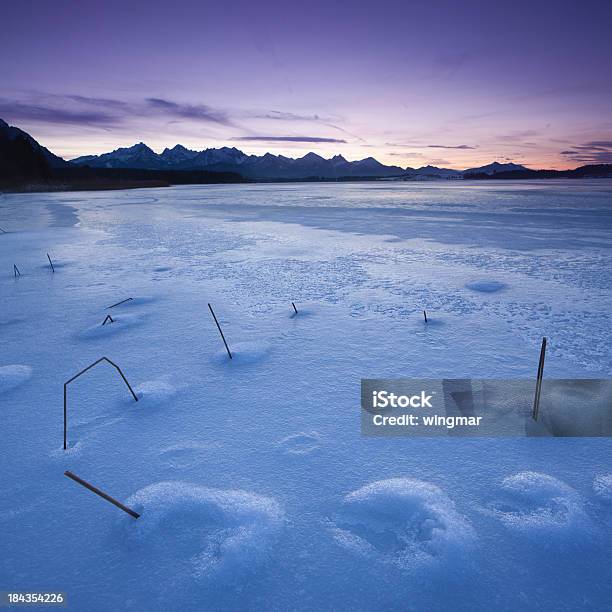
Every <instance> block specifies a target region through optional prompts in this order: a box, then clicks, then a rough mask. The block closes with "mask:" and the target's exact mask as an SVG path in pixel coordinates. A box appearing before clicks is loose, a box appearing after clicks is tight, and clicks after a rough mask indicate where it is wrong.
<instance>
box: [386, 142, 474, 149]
mask: <svg viewBox="0 0 612 612" xmlns="http://www.w3.org/2000/svg"><path fill="white" fill-rule="evenodd" d="M385 145H386V146H388V147H406V148H409V149H460V150H472V149H477V148H478V145H466V144H460V145H443V144H416V143H414V142H412V143H410V142H404V143H398V142H386V143H385Z"/></svg>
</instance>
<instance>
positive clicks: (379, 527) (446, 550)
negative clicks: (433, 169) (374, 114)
mask: <svg viewBox="0 0 612 612" xmlns="http://www.w3.org/2000/svg"><path fill="white" fill-rule="evenodd" d="M0 226H1V227H3V228H4V229H5V230H7V232H8V233H6V234H2V235H0V295H1V311H0V332H1V338H2V342H1V344H0V411H1V416H2V438H1V442H0V454H1V461H2V468H1V470H0V491H1V493H2V494H1V495H0V589H14V590H28V591H32V590H45V589H47V590H49V589H52V590H63V591H66V592H67V593H68V600H69V602H70V605H71V608H72V609H75V610H88V611H91V612H96V611H98V610H100V611H102V610H110V609H132V610H203V609H210V610H232V609H245V610H263V609H266V610H288V609H292V610H315V609H317V610H320V609H324V610H330V609H336V610H374V609H398V610H400V609H401V610H419V611H420V610H428V611H431V610H450V609H452V610H459V611H471V612H473V611H475V610H492V609H495V610H555V611H559V610H577V609H588V610H604V609H610V602H611V601H612V570H611V569H610V568H611V565H610V562H609V550H610V546H611V545H612V503H611V502H610V500H611V499H612V494H611V493H610V491H611V490H612V484H611V483H612V453H611V451H612V443H611V441H610V440H608V439H594V438H590V439H586V438H585V439H551V438H537V439H465V438H450V439H449V438H444V439H414V438H409V439H407V438H401V439H397V438H393V439H382V438H376V439H370V438H363V437H361V436H360V413H359V393H360V385H359V381H360V378H362V377H364V378H394V377H423V378H425V377H475V378H503V377H531V376H534V375H535V372H536V369H537V362H538V356H539V347H540V341H541V338H542V336H547V337H548V339H549V340H548V346H549V350H548V354H547V361H546V369H545V375H546V376H549V377H602V378H603V377H607V376H610V375H611V374H612V342H611V338H610V335H611V330H612V325H611V313H612V291H611V280H612V265H611V264H612V250H611V247H612V233H611V231H610V230H611V229H612V183H611V182H610V181H603V180H601V181H584V182H581V181H580V182H579V181H570V182H562V181H559V182H553V181H546V182H544V181H542V182H534V183H516V182H512V183H510V182H506V183H502V182H500V183H494V182H487V183H475V184H469V183H465V184H457V185H455V184H452V183H451V184H446V183H428V184H377V183H373V184H303V185H302V184H291V185H242V186H202V187H177V188H171V189H158V190H139V191H124V192H106V193H66V194H25V195H4V196H2V197H1V199H0ZM47 253H49V254H50V255H51V257H52V259H53V261H54V265H55V274H53V273H52V272H51V270H50V268H49V265H48V262H47V259H46V254H47ZM13 264H17V266H18V267H19V270H20V271H21V277H20V278H18V279H15V278H14V277H13ZM128 297H132V298H133V299H132V300H130V301H128V302H125V303H124V304H121V305H119V306H116V307H115V308H112V309H110V310H109V309H108V308H107V307H108V306H110V305H112V304H114V303H116V302H119V301H121V300H123V299H126V298H128ZM291 301H294V302H295V303H296V306H297V308H298V310H299V312H298V315H297V316H295V314H294V313H293V309H292V307H291ZM209 302H210V303H211V304H212V305H213V307H214V309H215V312H216V314H217V317H218V318H219V320H220V323H221V325H222V326H223V329H224V332H225V335H226V338H227V340H228V343H229V346H230V348H231V350H232V352H233V353H234V357H235V358H234V359H233V360H231V361H230V360H229V359H228V358H227V354H226V352H225V349H224V347H223V344H222V343H221V339H220V337H219V334H218V332H217V329H216V327H215V325H214V322H213V321H212V319H211V316H210V313H209V311H208V307H207V304H208V303H209ZM423 309H427V313H428V317H429V323H428V324H427V325H425V323H424V321H423V316H422V311H423ZM109 313H110V314H111V315H112V317H113V319H114V320H115V322H114V323H107V324H106V325H104V326H102V322H103V320H104V318H105V317H106V315H107V314H109ZM102 356H106V357H108V358H109V359H111V360H112V361H114V362H115V363H116V364H118V365H119V366H120V367H121V368H122V369H123V371H124V373H125V375H126V377H127V379H128V380H129V382H130V384H131V385H132V387H133V389H134V392H135V393H136V395H137V397H138V398H139V401H138V402H135V401H134V399H133V397H132V396H131V395H130V393H129V390H128V389H127V387H126V386H125V385H124V383H123V382H122V380H121V379H120V377H119V376H118V375H117V372H116V371H115V370H114V369H113V368H112V367H111V366H110V365H108V364H105V363H102V364H100V365H98V366H96V368H94V369H92V370H91V371H89V372H88V373H87V374H85V375H84V376H83V377H81V378H79V379H78V380H76V381H75V382H73V383H72V384H71V385H70V386H69V388H68V416H69V422H68V442H69V449H68V450H67V451H63V450H62V393H63V389H62V387H63V383H64V381H66V380H68V379H69V378H70V377H72V376H73V375H74V374H76V373H77V372H78V371H79V370H80V369H82V368H84V367H85V366H87V365H89V364H90V363H91V362H93V361H95V360H96V359H98V358H100V357H102ZM64 470H71V471H73V472H75V473H76V474H78V475H79V476H81V477H82V478H84V479H86V480H89V481H90V482H92V483H93V484H94V485H96V486H98V487H100V488H102V489H103V490H105V491H107V492H108V493H109V494H111V495H113V496H115V497H117V498H118V499H119V500H121V501H123V502H124V503H126V504H128V505H131V506H132V507H134V508H135V509H136V510H137V511H138V512H141V514H142V516H141V518H140V519H138V520H134V519H133V518H131V517H130V516H128V515H125V514H123V513H122V512H121V511H120V510H118V509H117V508H115V507H113V506H111V505H110V504H108V503H106V502H104V501H103V500H101V499H99V498H97V497H96V496H94V495H93V494H92V493H90V492H89V491H86V490H85V489H83V488H82V487H79V486H78V485H77V484H76V483H74V482H72V481H70V480H69V479H68V478H66V477H65V476H64V475H63V472H64Z"/></svg>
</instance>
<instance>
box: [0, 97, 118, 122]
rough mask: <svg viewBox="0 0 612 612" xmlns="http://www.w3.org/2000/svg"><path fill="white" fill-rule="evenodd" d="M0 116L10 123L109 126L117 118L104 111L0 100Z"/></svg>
mask: <svg viewBox="0 0 612 612" xmlns="http://www.w3.org/2000/svg"><path fill="white" fill-rule="evenodd" d="M0 116H2V117H7V118H9V119H10V120H11V121H37V122H41V123H60V124H69V125H102V126H106V125H111V124H114V123H116V122H117V117H116V116H115V115H114V114H112V113H109V112H107V111H104V110H78V109H75V110H71V109H68V108H56V107H53V106H47V105H42V104H40V105H39V104H26V103H23V102H20V101H18V100H6V99H0Z"/></svg>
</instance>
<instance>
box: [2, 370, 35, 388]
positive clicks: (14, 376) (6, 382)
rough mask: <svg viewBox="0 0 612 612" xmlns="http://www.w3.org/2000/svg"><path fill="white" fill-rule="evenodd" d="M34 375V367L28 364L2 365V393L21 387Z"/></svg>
mask: <svg viewBox="0 0 612 612" xmlns="http://www.w3.org/2000/svg"><path fill="white" fill-rule="evenodd" d="M31 377H32V368H31V367H30V366H27V365H7V366H2V367H0V393H6V392H8V391H10V390H11V389H14V388H15V387H19V385H22V384H23V383H24V382H25V381H26V380H29V379H30V378H31Z"/></svg>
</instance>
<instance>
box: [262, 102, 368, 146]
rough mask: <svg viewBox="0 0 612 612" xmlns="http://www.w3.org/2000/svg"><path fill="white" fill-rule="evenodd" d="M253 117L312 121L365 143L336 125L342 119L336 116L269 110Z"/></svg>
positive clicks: (360, 138)
mask: <svg viewBox="0 0 612 612" xmlns="http://www.w3.org/2000/svg"><path fill="white" fill-rule="evenodd" d="M253 117H254V118H255V119H272V120H273V121H312V122H315V123H320V124H321V125H324V126H326V127H330V128H332V129H334V130H338V131H339V132H342V133H343V134H346V135H347V136H350V137H351V138H354V139H355V140H358V141H359V142H362V143H365V142H366V141H365V140H364V139H363V138H362V137H361V136H358V135H357V134H354V133H353V132H349V131H348V130H346V129H345V128H343V127H340V126H339V125H336V123H337V122H341V121H342V117H338V116H322V115H317V114H316V113H314V114H312V115H302V114H299V113H290V112H284V111H276V110H271V111H268V112H266V113H259V114H255V115H253Z"/></svg>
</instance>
